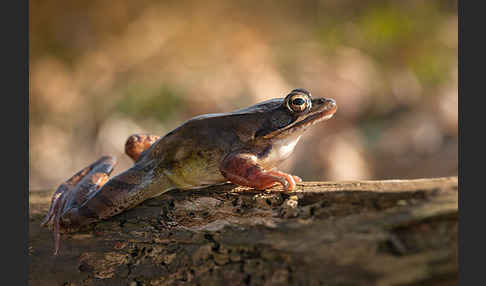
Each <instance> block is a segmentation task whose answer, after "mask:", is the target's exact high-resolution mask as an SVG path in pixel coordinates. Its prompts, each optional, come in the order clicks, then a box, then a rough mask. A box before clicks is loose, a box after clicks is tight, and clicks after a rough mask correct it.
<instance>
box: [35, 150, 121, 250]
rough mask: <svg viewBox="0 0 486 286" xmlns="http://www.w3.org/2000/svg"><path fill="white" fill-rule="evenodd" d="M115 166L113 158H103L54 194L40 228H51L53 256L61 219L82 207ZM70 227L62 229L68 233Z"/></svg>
mask: <svg viewBox="0 0 486 286" xmlns="http://www.w3.org/2000/svg"><path fill="white" fill-rule="evenodd" d="M115 165H116V160H115V158H114V157H111V156H103V157H101V158H100V159H99V160H97V161H96V162H94V163H93V164H91V165H89V166H88V167H86V168H84V169H82V170H81V171H79V172H77V173H76V174H75V175H74V176H72V177H71V178H70V179H68V180H67V181H65V182H64V183H62V184H61V185H60V186H59V187H58V188H57V190H56V192H54V194H53V195H52V199H51V206H50V208H49V211H48V213H47V215H46V217H45V218H44V220H43V221H42V223H41V225H42V226H45V225H52V226H53V230H54V240H55V250H54V255H57V253H58V251H59V241H60V233H59V232H60V224H61V217H62V216H63V215H64V214H65V213H67V212H69V211H70V210H71V209H73V208H77V207H79V206H81V205H83V204H84V203H85V202H86V201H87V200H88V199H89V198H90V196H91V194H93V193H94V192H96V191H97V190H99V189H100V188H101V187H102V186H103V185H104V184H105V183H106V182H107V181H108V177H109V175H110V174H111V172H112V171H113V168H114V167H115ZM70 227H74V226H69V225H68V226H64V227H63V229H65V230H67V231H69V230H70V229H69V228H70Z"/></svg>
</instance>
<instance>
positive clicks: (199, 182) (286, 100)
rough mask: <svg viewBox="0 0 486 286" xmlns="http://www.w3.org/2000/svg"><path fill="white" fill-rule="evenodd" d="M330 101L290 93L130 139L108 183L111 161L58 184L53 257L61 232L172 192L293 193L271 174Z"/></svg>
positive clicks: (290, 183) (328, 112) (328, 110)
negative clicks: (123, 161)
mask: <svg viewBox="0 0 486 286" xmlns="http://www.w3.org/2000/svg"><path fill="white" fill-rule="evenodd" d="M336 110H337V104H336V101H335V100H334V99H332V98H324V97H319V98H313V97H312V95H311V93H310V91H308V90H306V89H303V88H296V89H294V90H292V91H290V92H289V93H288V94H286V96H284V97H280V98H273V99H269V100H266V101H263V102H260V103H257V104H255V105H253V106H250V107H246V108H242V109H238V110H235V111H232V112H228V113H213V114H204V115H199V116H196V117H193V118H191V119H189V120H187V121H186V122H184V123H183V124H181V125H180V126H178V127H177V128H175V129H173V130H172V131H170V132H169V133H167V134H166V135H164V136H158V135H151V134H134V135H132V136H130V137H129V138H128V139H127V141H126V143H125V153H126V154H127V155H128V156H129V157H130V158H131V159H132V160H133V165H132V166H131V167H130V168H128V169H127V170H125V171H123V172H121V173H119V174H118V175H116V176H114V177H112V178H110V174H111V173H112V171H113V169H114V167H115V165H116V164H117V161H116V158H115V157H114V156H107V155H105V156H102V157H101V158H99V159H98V160H97V161H95V162H94V163H92V164H91V165H89V166H88V167H86V168H84V169H82V170H80V171H79V172H77V173H76V174H74V175H73V176H72V177H71V178H69V179H68V180H66V181H64V182H63V183H61V184H60V185H59V186H58V188H57V189H56V191H55V192H54V193H53V195H52V198H51V204H50V207H49V210H48V212H47V214H46V216H45V218H44V220H43V221H42V222H41V225H42V226H45V227H49V228H50V229H51V230H52V232H53V234H54V242H55V246H54V255H58V254H59V249H60V235H61V233H70V232H76V231H78V230H79V229H80V228H81V227H83V226H85V225H88V224H91V223H93V222H96V221H100V220H104V219H108V218H110V217H112V216H115V215H117V214H119V213H121V212H123V211H126V210H129V209H131V208H134V207H135V206H137V205H139V204H140V203H142V202H143V201H145V200H148V199H150V198H154V197H157V196H160V195H161V194H163V193H166V192H168V191H170V190H174V189H178V190H191V189H198V188H203V187H206V186H210V185H216V184H223V183H228V182H229V183H233V184H234V185H235V186H244V187H249V188H250V189H255V190H257V191H263V190H266V189H269V188H272V187H274V186H278V185H281V186H282V191H293V190H294V189H295V188H296V185H297V183H300V182H302V179H301V178H300V177H299V176H296V175H291V174H288V173H285V172H283V171H280V170H278V169H277V167H278V166H279V165H280V164H281V163H282V162H283V161H284V160H286V159H287V158H288V157H289V156H290V155H291V153H292V152H293V151H294V148H295V146H296V144H297V143H298V142H299V140H300V138H301V136H302V135H303V133H304V132H305V131H306V130H308V129H309V127H311V126H314V125H316V124H317V123H319V122H322V121H326V120H328V119H330V118H332V117H333V115H334V114H335V113H336Z"/></svg>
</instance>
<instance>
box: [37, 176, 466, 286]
mask: <svg viewBox="0 0 486 286" xmlns="http://www.w3.org/2000/svg"><path fill="white" fill-rule="evenodd" d="M51 194H52V190H50V191H41V192H32V193H31V194H30V210H29V212H30V225H29V226H30V231H29V257H30V266H29V268H30V269H29V282H30V284H31V285H39V286H41V285H173V284H186V285H220V284H223V285H457V282H458V277H457V275H458V263H457V242H458V240H457V218H458V183H457V177H447V178H434V179H417V180H385V181H354V182H305V183H302V184H298V187H297V190H296V191H293V192H283V191H281V189H280V188H273V189H270V190H267V191H263V192H257V191H254V190H250V189H247V188H242V187H235V186H234V185H231V184H225V185H219V186H212V187H208V188H204V189H199V190H191V191H179V190H173V191H170V192H168V193H166V194H163V195H162V196H160V197H158V198H155V199H151V200H148V201H146V202H144V203H142V204H141V205H139V206H137V207H136V208H134V209H132V210H129V211H126V212H124V213H122V214H120V215H117V216H115V217H112V218H110V219H107V220H104V221H101V222H98V223H94V224H92V225H90V226H88V227H86V228H85V229H83V230H82V231H80V232H77V233H73V234H64V235H62V238H61V249H60V255H59V256H57V257H55V256H53V255H52V253H53V249H54V242H53V235H52V232H51V231H49V230H48V229H47V228H42V227H40V225H39V224H40V221H41V220H42V218H43V216H44V215H45V213H46V212H47V209H48V207H49V203H50V196H51Z"/></svg>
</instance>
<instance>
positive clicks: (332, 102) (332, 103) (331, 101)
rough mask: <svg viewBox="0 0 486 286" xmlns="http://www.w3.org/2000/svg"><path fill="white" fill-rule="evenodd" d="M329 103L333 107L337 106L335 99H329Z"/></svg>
mask: <svg viewBox="0 0 486 286" xmlns="http://www.w3.org/2000/svg"><path fill="white" fill-rule="evenodd" d="M327 102H328V104H330V105H332V106H335V105H336V101H335V100H334V99H332V98H328V99H327Z"/></svg>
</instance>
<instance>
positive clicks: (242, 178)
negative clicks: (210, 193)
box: [220, 153, 302, 191]
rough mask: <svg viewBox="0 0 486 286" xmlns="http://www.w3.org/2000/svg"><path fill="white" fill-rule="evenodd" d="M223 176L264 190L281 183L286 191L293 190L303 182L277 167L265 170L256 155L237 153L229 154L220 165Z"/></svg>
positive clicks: (238, 183)
mask: <svg viewBox="0 0 486 286" xmlns="http://www.w3.org/2000/svg"><path fill="white" fill-rule="evenodd" d="M220 170H221V173H222V174H223V176H224V177H225V178H226V179H228V180H229V181H231V182H232V183H234V184H237V185H241V186H247V187H251V188H255V189H258V190H264V189H267V188H270V187H272V186H274V185H275V184H281V185H282V186H283V187H284V189H285V190H286V191H292V190H293V189H294V188H295V186H296V183H300V182H302V179H301V178H299V177H298V176H293V175H290V174H287V173H284V172H281V171H278V170H275V169H271V170H265V168H263V167H262V166H261V165H259V164H258V158H257V156H256V155H253V154H248V153H235V154H230V155H228V156H227V157H226V158H225V159H224V160H223V162H222V164H221V166H220Z"/></svg>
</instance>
